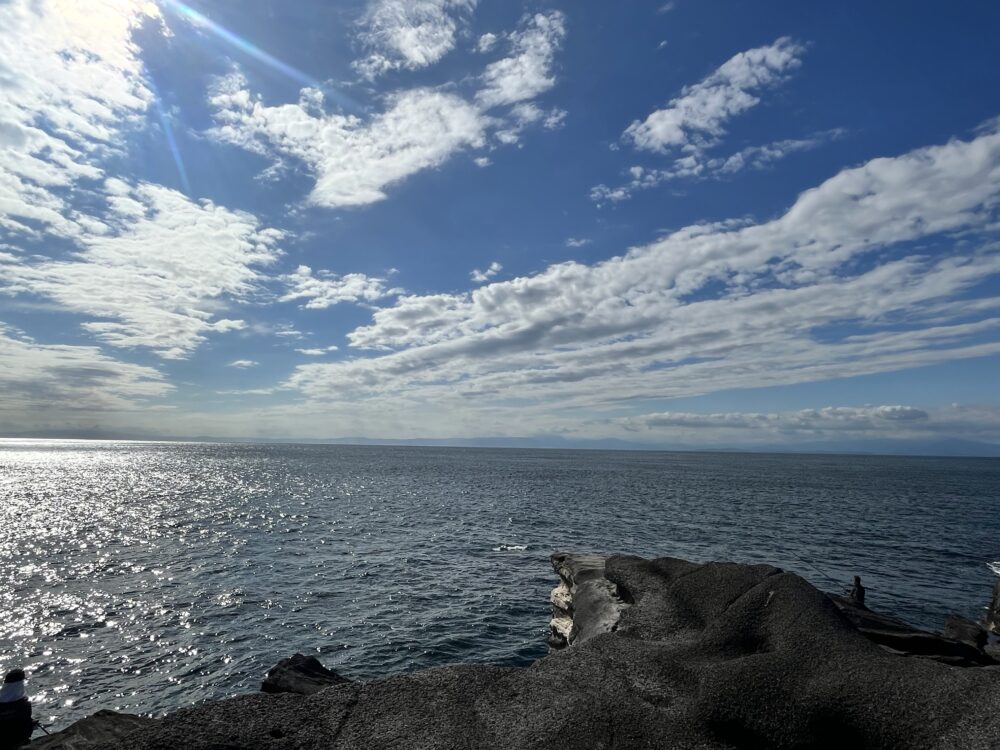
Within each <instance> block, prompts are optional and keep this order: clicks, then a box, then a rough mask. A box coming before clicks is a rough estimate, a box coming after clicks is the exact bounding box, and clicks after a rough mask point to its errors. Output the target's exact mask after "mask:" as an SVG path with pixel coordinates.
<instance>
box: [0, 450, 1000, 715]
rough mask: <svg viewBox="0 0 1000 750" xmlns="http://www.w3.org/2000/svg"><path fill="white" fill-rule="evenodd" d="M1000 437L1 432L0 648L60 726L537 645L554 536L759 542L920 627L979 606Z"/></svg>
mask: <svg viewBox="0 0 1000 750" xmlns="http://www.w3.org/2000/svg"><path fill="white" fill-rule="evenodd" d="M998 510H1000V461H998V460H991V459H953V458H948V459H935V458H887V457H859V456H798V455H796V456H793V455H747V454H694V453H627V452H599V451H555V450H553V451H548V450H491V449H484V450H477V449H460V448H395V447H392V448H389V447H353V446H319V445H229V444H159V443H127V442H47V441H46V442H41V441H38V442H30V441H0V521H2V525H0V669H3V670H6V669H8V668H10V667H12V666H14V665H23V666H25V667H26V668H27V669H28V670H29V685H30V687H31V690H32V692H33V695H34V698H35V701H36V715H37V716H39V717H40V718H42V719H43V721H46V722H51V723H52V724H54V725H55V726H56V727H59V726H63V725H65V724H66V723H68V722H70V721H73V720H75V719H77V718H80V717H82V716H85V715H87V714H90V713H92V712H94V711H96V710H98V709H100V708H113V709H118V710H124V711H131V712H149V713H154V714H156V713H161V712H164V711H167V710H170V709H174V708H177V707H179V706H182V705H186V704H189V703H192V702H196V701H200V700H203V699H206V698H218V697H223V696H227V695H233V694H237V693H242V692H247V691H254V690H257V688H258V686H259V682H260V679H261V677H262V675H263V674H264V672H265V671H266V670H267V669H268V668H269V667H270V666H272V665H273V664H274V663H275V662H276V661H277V660H278V659H280V658H282V657H284V656H287V655H289V654H291V653H293V652H295V651H301V652H304V653H308V654H314V655H316V656H318V657H319V658H320V660H321V661H322V662H323V663H324V664H326V665H327V666H329V667H331V668H334V669H336V670H338V671H340V672H342V673H343V674H345V675H346V676H348V677H352V678H359V679H369V678H374V677H380V676H384V675H389V674H392V673H395V672H399V671H403V670H411V669H417V668H421V667H427V666H432V665H440V664H445V663H452V662H496V663H504V664H527V663H529V662H531V661H532V660H534V659H537V658H539V657H540V656H543V655H544V654H545V652H546V647H545V644H544V639H545V635H546V632H547V625H548V615H549V607H548V604H547V598H548V593H549V590H550V589H551V588H552V586H553V584H554V582H555V581H554V576H553V574H552V572H551V570H550V568H549V564H548V555H549V553H550V552H552V551H554V550H579V551H595V552H627V553H634V554H638V555H644V556H656V555H673V556H678V557H684V558H688V559H691V560H700V561H706V560H738V561H747V562H769V563H773V564H776V565H779V566H781V567H784V568H786V569H790V570H794V571H796V572H798V573H800V574H801V575H803V576H804V577H806V578H807V579H809V580H810V581H812V582H813V583H815V584H817V585H819V586H820V587H822V588H824V589H827V590H843V589H845V588H846V587H847V586H848V585H849V583H850V580H851V576H852V575H854V574H859V575H861V576H862V578H863V580H864V582H865V584H866V585H867V587H868V591H869V603H870V604H871V606H872V607H874V608H877V609H881V610H884V611H886V612H889V613H893V614H896V615H898V616H901V617H903V618H905V619H908V620H910V621H911V622H913V623H915V624H918V625H922V626H926V627H929V628H938V627H940V625H941V623H942V622H943V620H944V618H945V616H946V615H947V614H949V613H950V612H957V613H960V614H963V615H965V616H968V617H978V616H979V615H980V614H981V611H982V608H983V606H984V605H985V604H986V601H987V599H988V597H989V593H990V587H991V586H992V584H993V581H994V580H995V575H994V574H993V573H992V572H991V570H990V569H989V568H988V567H987V563H989V562H991V561H997V560H1000V513H998Z"/></svg>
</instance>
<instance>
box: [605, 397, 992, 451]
mask: <svg viewBox="0 0 1000 750" xmlns="http://www.w3.org/2000/svg"><path fill="white" fill-rule="evenodd" d="M612 423H613V424H615V425H618V426H620V427H621V428H622V429H624V430H625V431H626V433H627V434H631V435H632V436H633V437H634V438H638V439H640V440H646V441H649V440H658V441H665V440H673V441H683V442H686V443H692V444H712V443H715V444H718V443H720V442H729V443H733V444H742V445H747V444H751V445H752V444H754V443H758V444H760V443H764V444H773V443H785V444H788V443H789V442H792V443H793V444H794V442H799V443H802V442H805V443H808V442H811V441H823V440H877V439H887V440H926V439H947V438H960V439H963V440H970V439H971V440H982V441H988V442H997V441H1000V409H998V408H997V407H996V406H986V405H983V406H959V405H957V404H953V405H951V406H946V407H936V408H932V409H919V408H916V407H913V406H903V405H891V406H827V407H823V408H820V409H800V410H797V411H785V412H771V413H759V412H728V413H713V414H699V413H691V412H654V413H651V414H640V415H637V416H630V417H622V418H618V419H615V420H613V421H612Z"/></svg>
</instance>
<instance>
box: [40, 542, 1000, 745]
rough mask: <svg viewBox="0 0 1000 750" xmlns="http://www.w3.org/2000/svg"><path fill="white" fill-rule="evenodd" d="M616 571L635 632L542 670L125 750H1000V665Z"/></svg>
mask: <svg viewBox="0 0 1000 750" xmlns="http://www.w3.org/2000/svg"><path fill="white" fill-rule="evenodd" d="M603 577H605V578H606V579H607V581H608V582H609V583H610V584H612V585H613V586H614V587H615V590H616V591H618V592H619V593H620V594H621V595H622V597H623V598H624V599H625V600H627V601H628V602H630V606H628V607H627V608H625V609H623V610H622V611H621V616H620V619H619V620H618V622H617V628H616V629H615V630H614V631H613V632H604V633H599V634H595V635H593V636H592V637H590V638H589V639H588V640H579V641H577V642H576V644H575V645H573V646H572V647H571V648H566V649H562V650H559V651H556V652H554V653H552V654H550V655H549V656H547V657H545V658H544V659H541V660H539V661H538V662H536V663H535V664H534V665H532V666H531V667H528V668H508V667H493V666H454V667H442V668H438V669H430V670H425V671H421V672H415V673H412V674H406V675H400V676H397V677H392V678H389V679H385V680H378V681H375V682H371V683H365V684H359V683H349V684H344V685H338V686H334V687H330V688H327V689H325V690H322V691H320V692H318V693H315V694H313V695H310V696H303V695H295V694H290V693H282V694H277V695H268V694H263V693H260V694H256V695H248V696H243V697H240V698H235V699H230V700H223V701H217V702H214V703H210V704H206V705H204V706H200V707H196V708H191V709H185V710H181V711H177V712H175V713H173V714H170V715H169V716H167V717H164V718H162V719H158V720H155V721H152V722H150V723H148V724H146V725H144V726H142V727H141V728H138V729H137V730H136V731H133V732H131V733H130V734H129V736H128V737H126V738H124V739H122V740H121V741H120V742H118V743H117V744H110V745H108V746H107V747H109V748H121V750H124V749H125V748H135V749H136V750H143V749H149V750H151V749H153V748H177V747H185V748H201V749H207V748H257V747H261V748H276V749H277V748H373V749H374V748H407V749H413V750H420V749H422V748H427V749H429V748H470V749H471V748H477V749H478V748H483V749H488V748H498V749H499V748H502V749H503V750H508V749H509V748H512V747H515V748H553V747H556V748H572V749H573V750H577V749H580V750H583V749H586V748H622V749H625V748H627V749H628V750H633V749H635V748H690V749H691V750H694V749H695V748H699V749H702V750H704V749H707V748H717V749H718V750H733V748H942V749H943V748H965V749H968V750H975V749H976V748H983V749H984V750H985V748H990V750H993V748H995V747H996V741H997V737H998V736H1000V667H973V668H960V667H955V666H949V665H947V664H942V663H940V662H937V661H934V660H931V659H915V658H909V657H905V656H900V655H897V654H894V653H890V652H889V651H887V650H886V649H885V648H883V647H881V646H879V645H877V644H876V643H874V642H872V641H871V640H869V639H868V638H867V637H865V635H863V634H862V633H861V632H859V630H858V628H857V627H856V626H855V625H854V624H853V623H852V622H851V621H850V620H849V619H848V618H847V617H846V616H845V615H844V614H843V613H842V612H841V611H840V609H838V607H837V606H836V605H835V604H834V603H833V601H832V600H831V599H830V598H829V597H827V596H826V595H824V594H823V593H822V592H820V591H817V590H816V589H815V588H813V587H812V586H811V585H810V584H809V583H807V582H806V581H804V580H803V579H801V578H799V577H798V576H796V575H794V574H791V573H786V572H782V571H781V570H778V569H776V568H772V567H769V566H766V565H753V566H750V565H736V564H731V563H710V564H706V565H695V564H692V563H689V562H685V561H683V560H675V559H671V558H661V559H658V560H652V561H646V560H640V559H638V558H633V557H611V558H608V559H607V560H606V561H605V563H604V571H603ZM574 615H575V616H579V615H580V612H579V607H578V606H577V611H576V612H575V613H574ZM50 747H58V745H50Z"/></svg>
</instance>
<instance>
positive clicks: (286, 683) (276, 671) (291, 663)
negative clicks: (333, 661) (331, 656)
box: [260, 654, 350, 695]
mask: <svg viewBox="0 0 1000 750" xmlns="http://www.w3.org/2000/svg"><path fill="white" fill-rule="evenodd" d="M347 682H350V680H348V679H347V678H346V677H341V676H340V675H339V674H337V673H336V672H334V671H332V670H330V669H327V668H326V667H324V666H323V665H322V664H320V663H319V660H318V659H316V658H315V657H313V656H304V655H302V654H294V655H293V656H290V657H288V658H287V659H282V660H281V661H279V662H278V663H277V664H275V665H274V666H273V667H271V669H270V670H269V671H268V673H267V676H266V677H265V678H264V681H263V682H262V683H261V685H260V689H261V691H262V692H264V693H298V694H299V695H312V694H313V693H318V692H319V691H320V690H323V689H324V688H328V687H330V686H331V685H343V684H344V683H347Z"/></svg>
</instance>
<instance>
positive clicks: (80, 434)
mask: <svg viewBox="0 0 1000 750" xmlns="http://www.w3.org/2000/svg"><path fill="white" fill-rule="evenodd" d="M0 437H3V438H7V439H40V440H59V439H61V440H150V441H166V442H189V441H190V442H205V443H301V444H308V445H396V446H415V447H435V446H437V447H450V448H522V449H523V448H547V449H562V450H623V451H684V452H688V451H690V452H716V453H717V452H733V453H838V454H861V455H883V456H955V457H969V458H1000V444H996V443H984V442H978V441H975V440H959V439H953V440H949V439H935V440H892V439H878V440H839V441H837V440H826V441H810V442H800V443H773V444H772V443H768V444H764V443H754V444H739V443H732V444H719V445H712V446H706V445H699V444H692V443H641V442H638V441H628V440H619V439H616V438H604V439H590V440H587V439H579V438H566V437H563V436H561V435H537V436H532V437H473V438H366V437H336V438H296V437H245V438H233V437H218V436H212V435H198V436H187V437H185V436H174V435H171V436H165V435H152V434H148V433H136V432H116V431H112V430H104V429H100V428H91V429H76V430H38V431H33V432H19V433H6V434H4V435H2V436H0Z"/></svg>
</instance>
